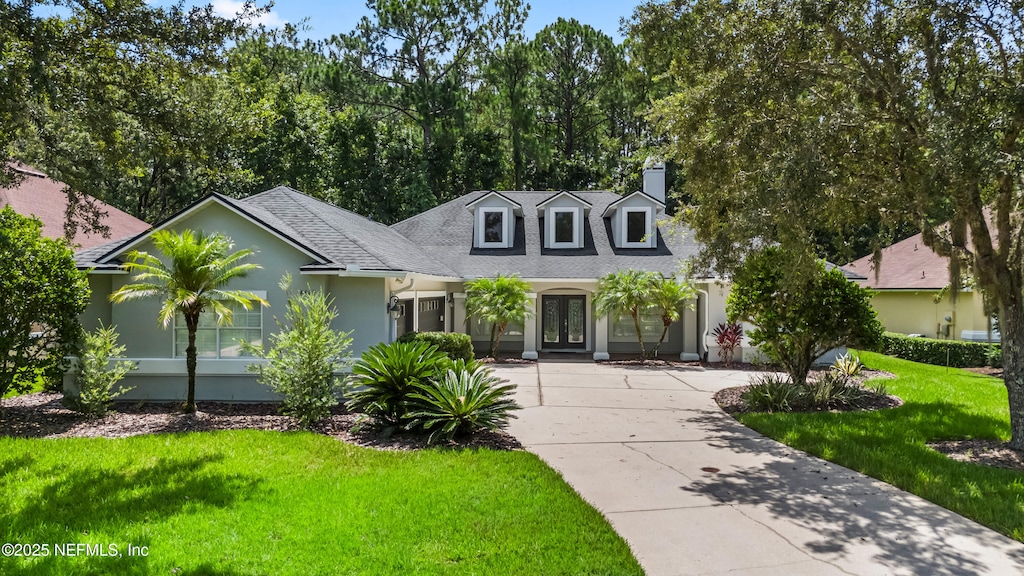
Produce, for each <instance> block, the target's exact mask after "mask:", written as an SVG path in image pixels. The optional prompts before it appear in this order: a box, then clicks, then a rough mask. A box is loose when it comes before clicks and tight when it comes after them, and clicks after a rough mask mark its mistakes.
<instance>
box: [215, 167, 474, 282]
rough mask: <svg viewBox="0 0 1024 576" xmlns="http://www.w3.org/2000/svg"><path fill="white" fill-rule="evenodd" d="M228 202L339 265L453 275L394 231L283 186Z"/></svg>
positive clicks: (365, 268)
mask: <svg viewBox="0 0 1024 576" xmlns="http://www.w3.org/2000/svg"><path fill="white" fill-rule="evenodd" d="M230 202H232V203H234V204H236V205H237V206H239V207H240V208H242V209H243V210H246V211H249V212H251V213H252V214H253V216H256V217H258V218H259V219H261V220H263V221H264V222H265V223H267V224H268V225H270V226H272V227H274V228H276V229H277V230H279V231H280V232H281V233H283V234H285V235H287V236H288V237H289V238H291V239H292V240H294V241H296V242H297V243H299V244H302V245H303V246H307V247H309V248H310V249H311V250H312V251H315V252H316V253H318V254H321V255H323V256H325V257H326V259H327V260H329V262H330V263H333V264H337V265H338V266H339V267H351V268H354V267H358V268H359V269H362V270H396V271H407V272H420V273H423V274H434V275H438V276H453V275H454V272H453V270H452V269H451V268H449V267H448V266H445V265H444V264H442V263H441V262H438V261H437V260H435V259H434V258H432V257H431V256H430V254H429V253H427V252H426V251H424V250H423V249H421V248H420V247H419V246H417V245H416V244H414V243H413V242H411V241H410V240H409V239H407V238H405V237H404V236H402V235H401V234H399V233H397V232H396V231H395V230H393V229H391V228H389V227H387V226H385V225H383V224H380V223H378V222H374V221H373V220H370V219H369V218H367V217H365V216H361V215H359V214H356V213H355V212H350V211H348V210H345V209H342V208H338V207H337V206H332V205H331V204H327V203H326V202H321V201H319V200H317V199H315V198H312V197H310V196H306V195H305V194H303V193H301V192H299V191H297V190H293V189H291V188H288V187H286V186H278V187H277V188H273V189H271V190H267V191H266V192H261V193H259V194H256V195H254V196H249V197H248V198H245V199H242V200H230Z"/></svg>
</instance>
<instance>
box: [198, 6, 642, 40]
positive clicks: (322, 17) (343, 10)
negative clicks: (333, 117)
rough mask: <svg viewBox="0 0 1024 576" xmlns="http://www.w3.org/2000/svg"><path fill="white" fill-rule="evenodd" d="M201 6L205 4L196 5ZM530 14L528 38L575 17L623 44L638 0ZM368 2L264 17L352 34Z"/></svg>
mask: <svg viewBox="0 0 1024 576" xmlns="http://www.w3.org/2000/svg"><path fill="white" fill-rule="evenodd" d="M210 1H211V3H212V4H213V5H214V7H215V8H216V9H217V11H218V12H220V13H221V14H223V15H230V14H233V13H234V12H237V10H238V9H240V8H241V6H242V4H243V2H242V1H241V0H210ZM195 3H196V4H200V3H201V2H195ZM257 4H260V2H259V1H257ZM530 4H531V9H530V15H529V18H528V20H527V22H526V34H527V37H528V38H529V37H533V35H534V34H536V33H537V32H538V31H540V29H541V28H543V27H545V26H547V25H548V24H550V23H552V22H554V21H555V20H557V19H558V18H559V17H562V18H565V19H569V18H575V19H577V20H579V21H580V22H582V23H584V24H589V25H591V26H593V27H594V28H597V29H598V30H601V31H603V32H604V33H605V34H608V35H609V36H611V37H612V38H613V39H614V40H615V41H616V42H621V41H622V35H621V34H620V33H619V19H620V18H622V17H628V16H629V15H631V14H632V13H633V8H634V6H636V4H637V1H635V0H627V1H621V0H620V1H615V0H556V1H551V0H540V1H536V2H530ZM368 13H369V11H368V10H367V9H366V2H365V0H343V1H341V2H331V1H328V0H279V1H278V2H277V3H276V4H275V5H274V7H273V8H272V9H271V13H270V14H268V15H266V16H264V18H263V22H264V23H266V24H268V25H272V26H273V25H280V24H282V23H284V22H290V23H293V24H294V23H297V22H299V21H300V20H302V19H303V18H307V17H308V18H309V23H308V25H309V26H310V27H311V28H312V30H310V31H309V32H307V33H306V36H308V37H309V38H311V39H321V38H327V37H329V36H331V35H332V34H339V33H346V32H350V31H351V30H352V29H353V28H355V25H356V23H357V22H358V21H359V19H360V18H361V17H363V16H365V15H367V14H368Z"/></svg>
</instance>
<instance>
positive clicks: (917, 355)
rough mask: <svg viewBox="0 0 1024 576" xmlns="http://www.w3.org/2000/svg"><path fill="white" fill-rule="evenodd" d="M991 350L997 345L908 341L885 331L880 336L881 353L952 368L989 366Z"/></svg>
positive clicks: (922, 340) (905, 337)
mask: <svg viewBox="0 0 1024 576" xmlns="http://www.w3.org/2000/svg"><path fill="white" fill-rule="evenodd" d="M993 348H997V346H993V345H991V344H985V343H982V342H961V341H957V340H936V339H934V338H911V337H910V336H904V335H903V334H895V333H892V332H886V333H885V335H883V336H882V353H884V354H887V355H889V356H895V357H897V358H902V359H904V360H910V361H912V362H921V363H923V364H934V365H936V366H952V367H954V368H973V367H978V366H988V365H989V363H990V360H991V356H990V355H991V354H992V353H993V352H994V351H993V350H992V349H993Z"/></svg>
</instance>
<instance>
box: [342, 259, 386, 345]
mask: <svg viewBox="0 0 1024 576" xmlns="http://www.w3.org/2000/svg"><path fill="white" fill-rule="evenodd" d="M327 290H328V291H329V292H330V295H331V296H333V297H334V305H335V307H337V309H338V317H337V318H336V319H335V321H334V324H333V325H332V327H333V328H334V329H335V330H345V331H349V330H351V331H352V348H351V352H352V355H353V356H359V355H360V354H362V353H363V352H364V351H365V350H366V349H367V348H369V347H370V346H373V345H374V344H377V343H379V342H387V341H388V340H389V332H390V331H389V323H390V317H389V316H388V313H387V302H388V290H387V286H386V284H385V280H384V278H350V277H338V276H331V277H328V279H327Z"/></svg>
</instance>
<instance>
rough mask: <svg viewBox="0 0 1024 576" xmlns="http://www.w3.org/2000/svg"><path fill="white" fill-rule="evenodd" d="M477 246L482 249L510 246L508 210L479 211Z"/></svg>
mask: <svg viewBox="0 0 1024 576" xmlns="http://www.w3.org/2000/svg"><path fill="white" fill-rule="evenodd" d="M477 214H478V219H479V222H477V230H478V231H479V238H478V239H477V240H478V242H477V245H478V246H480V247H481V248H505V247H507V246H508V236H509V233H508V224H509V217H508V208H483V207H481V208H479V209H477Z"/></svg>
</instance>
